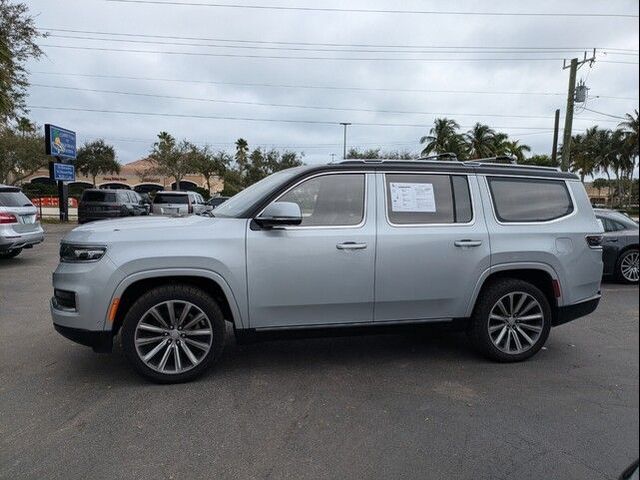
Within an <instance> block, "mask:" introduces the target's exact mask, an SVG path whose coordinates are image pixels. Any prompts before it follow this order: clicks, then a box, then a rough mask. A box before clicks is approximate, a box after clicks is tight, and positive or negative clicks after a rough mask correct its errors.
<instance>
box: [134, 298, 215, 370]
mask: <svg viewBox="0 0 640 480" xmlns="http://www.w3.org/2000/svg"><path fill="white" fill-rule="evenodd" d="M134 341H135V347H136V352H137V354H138V357H139V358H140V360H142V362H143V363H144V364H145V365H146V366H147V367H149V368H151V369H153V370H155V371H157V372H160V373H164V374H170V375H171V374H180V373H184V372H186V371H188V370H191V369H192V368H194V367H195V366H197V365H199V364H200V363H201V362H202V361H203V360H204V359H205V358H206V356H207V354H208V353H209V350H211V346H212V344H213V327H212V325H211V321H210V320H209V317H208V316H207V315H206V314H205V313H204V312H203V311H202V309H200V308H199V307H198V306H197V305H194V304H193V303H191V302H187V301H183V300H170V301H165V302H161V303H158V304H157V305H154V306H153V307H151V308H150V309H149V310H147V311H146V313H145V314H144V315H143V316H142V317H141V318H140V320H139V321H138V324H137V325H136V331H135V338H134Z"/></svg>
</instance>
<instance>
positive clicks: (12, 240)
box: [0, 227, 44, 252]
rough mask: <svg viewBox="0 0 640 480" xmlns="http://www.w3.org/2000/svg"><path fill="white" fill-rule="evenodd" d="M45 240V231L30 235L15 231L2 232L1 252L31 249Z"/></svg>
mask: <svg viewBox="0 0 640 480" xmlns="http://www.w3.org/2000/svg"><path fill="white" fill-rule="evenodd" d="M43 240H44V230H42V227H38V230H36V231H34V232H29V233H18V232H15V231H6V232H5V231H3V232H0V251H5V252H6V251H9V250H16V249H18V248H29V247H32V246H34V245H37V244H38V243H42V241H43Z"/></svg>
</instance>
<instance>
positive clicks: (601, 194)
mask: <svg viewBox="0 0 640 480" xmlns="http://www.w3.org/2000/svg"><path fill="white" fill-rule="evenodd" d="M584 188H585V189H586V190H587V195H588V196H589V200H591V205H593V206H598V207H606V206H609V205H611V201H612V198H613V195H614V189H613V188H611V187H604V188H595V187H594V186H593V183H588V182H585V184H584Z"/></svg>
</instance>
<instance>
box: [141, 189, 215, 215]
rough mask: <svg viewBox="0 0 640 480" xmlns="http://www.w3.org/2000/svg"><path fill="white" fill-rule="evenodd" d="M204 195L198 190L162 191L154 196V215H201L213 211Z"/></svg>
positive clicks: (152, 209) (152, 210) (152, 208)
mask: <svg viewBox="0 0 640 480" xmlns="http://www.w3.org/2000/svg"><path fill="white" fill-rule="evenodd" d="M211 210H212V208H211V207H210V206H209V205H207V203H206V202H205V200H204V198H203V197H202V195H200V194H199V193H197V192H177V191H161V192H157V193H156V195H155V197H153V205H152V207H151V212H152V213H153V214H154V215H189V214H192V213H193V214H196V215H200V214H203V213H205V212H208V211H211Z"/></svg>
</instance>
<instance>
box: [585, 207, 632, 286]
mask: <svg viewBox="0 0 640 480" xmlns="http://www.w3.org/2000/svg"><path fill="white" fill-rule="evenodd" d="M594 212H595V214H596V217H598V219H599V220H601V221H602V225H603V227H604V232H605V233H604V238H603V240H602V250H603V251H602V260H603V261H604V275H606V276H611V277H614V278H616V279H617V280H619V281H621V282H623V283H638V223H637V222H635V221H634V220H632V219H631V218H629V217H628V216H626V215H625V214H623V213H620V212H616V211H615V210H605V209H595V210H594Z"/></svg>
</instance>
